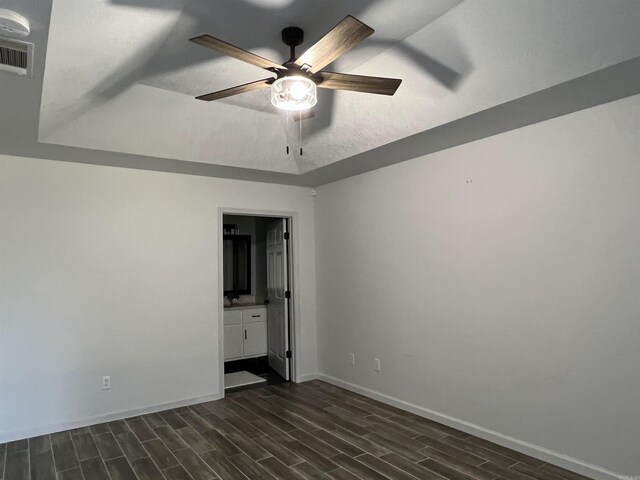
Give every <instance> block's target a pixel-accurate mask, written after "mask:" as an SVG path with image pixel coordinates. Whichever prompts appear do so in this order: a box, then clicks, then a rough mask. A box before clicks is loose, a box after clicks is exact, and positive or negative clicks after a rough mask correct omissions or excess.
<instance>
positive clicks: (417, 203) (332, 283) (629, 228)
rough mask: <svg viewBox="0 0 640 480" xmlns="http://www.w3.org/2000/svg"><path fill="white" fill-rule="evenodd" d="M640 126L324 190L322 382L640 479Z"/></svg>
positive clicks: (579, 126) (584, 133)
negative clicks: (341, 384)
mask: <svg viewBox="0 0 640 480" xmlns="http://www.w3.org/2000/svg"><path fill="white" fill-rule="evenodd" d="M638 125H640V97H638V96H636V97H631V98H628V99H625V100H621V101H618V102H615V103H610V104H607V105H603V106H600V107H596V108H594V109H591V110H585V111H582V112H579V113H575V114H572V115H570V116H566V117H561V118H557V119H554V120H551V121H548V122H545V123H541V124H537V125H533V126H530V127H526V128H524V129H520V130H515V131H513V132H509V133H506V134H502V135H499V136H495V137H492V138H487V139H484V140H481V141H477V142H474V143H471V144H467V145H464V146H460V147H456V148H453V149H450V150H446V151H442V152H439V153H436V154H432V155H430V156H427V157H422V158H418V159H415V160H411V161H408V162H404V163H401V164H397V165H394V166H391V167H387V168H384V169H381V170H377V171H374V172H369V173H366V174H363V175H360V176H357V177H352V178H349V179H345V180H342V181H339V182H336V183H333V184H329V185H325V186H322V187H320V188H319V189H318V196H317V198H316V248H317V250H316V251H317V271H318V292H317V298H318V326H319V331H318V335H319V365H320V372H321V373H323V374H326V375H329V376H331V377H333V378H334V379H337V380H339V381H344V382H349V383H351V384H352V386H355V387H362V388H367V389H369V390H370V391H372V392H378V393H381V394H384V395H387V396H389V397H392V398H394V399H397V400H400V401H402V402H406V403H404V404H405V405H408V404H411V405H413V406H415V407H416V408H419V409H428V410H429V411H431V412H434V413H435V414H442V415H445V416H448V417H449V418H452V419H453V420H454V421H455V422H457V421H458V420H459V421H462V422H468V423H469V424H473V425H474V426H475V427H479V428H481V429H484V431H486V432H488V431H492V432H493V433H494V434H498V436H499V437H500V438H502V441H503V443H506V444H510V445H515V446H518V445H520V447H522V445H524V443H517V442H526V443H528V444H531V445H532V446H534V447H535V448H537V451H538V452H539V453H540V454H544V455H547V454H548V455H551V456H552V457H554V458H555V459H556V460H557V461H558V462H559V463H562V464H565V465H574V466H575V465H577V466H578V467H579V468H583V467H584V468H583V470H582V471H589V472H590V473H591V474H593V475H601V476H605V477H606V476H607V475H610V474H612V472H615V473H616V474H623V475H640V454H639V452H640V451H639V450H638V446H639V445H640V348H639V345H640V319H639V312H640V210H639V208H640V141H639V137H638V130H637V129H638ZM351 352H353V353H355V355H356V365H355V366H351V365H349V353H351ZM374 358H380V359H381V362H382V370H381V371H380V372H375V371H374ZM425 411H426V410H425ZM443 418H444V417H443ZM475 427H474V428H475ZM487 435H489V433H487ZM489 436H491V435H489ZM509 437H510V438H509ZM514 442H516V443H514ZM531 445H530V446H531ZM536 446H537V447H536ZM520 447H518V448H520ZM566 457H571V458H566ZM587 464H590V465H591V467H589V465H587Z"/></svg>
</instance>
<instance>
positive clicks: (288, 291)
mask: <svg viewBox="0 0 640 480" xmlns="http://www.w3.org/2000/svg"><path fill="white" fill-rule="evenodd" d="M284 298H291V290H287V291H286V292H284Z"/></svg>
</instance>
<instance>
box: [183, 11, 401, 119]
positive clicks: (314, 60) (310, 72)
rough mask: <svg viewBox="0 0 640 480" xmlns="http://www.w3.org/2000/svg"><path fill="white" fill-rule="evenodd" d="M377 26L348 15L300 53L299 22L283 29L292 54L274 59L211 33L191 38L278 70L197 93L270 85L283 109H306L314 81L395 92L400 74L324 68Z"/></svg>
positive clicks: (213, 96)
mask: <svg viewBox="0 0 640 480" xmlns="http://www.w3.org/2000/svg"><path fill="white" fill-rule="evenodd" d="M373 32H374V30H373V29H372V28H371V27H369V26H367V25H365V24H364V23H362V22H361V21H360V20H358V19H356V18H354V17H352V16H351V15H348V16H347V17H345V18H344V19H343V20H342V21H341V22H340V23H338V25H336V26H335V27H334V28H333V29H331V30H330V31H329V32H328V33H327V34H326V35H325V36H324V37H322V38H321V39H320V40H319V41H318V42H317V43H316V44H315V45H313V46H312V47H311V48H309V49H308V50H307V51H306V52H304V53H303V54H302V55H300V56H299V57H296V51H295V48H296V47H297V46H298V45H300V44H301V43H302V42H303V40H304V32H303V31H302V29H300V28H298V27H287V28H285V29H283V30H282V41H283V42H284V43H285V44H286V45H288V46H289V49H290V52H291V56H290V58H289V60H287V61H286V62H285V63H284V64H282V65H280V64H278V63H275V62H272V61H271V60H268V59H266V58H263V57H260V56H258V55H255V54H253V53H251V52H248V51H246V50H243V49H241V48H239V47H236V46H234V45H231V44H229V43H227V42H225V41H223V40H220V39H218V38H215V37H212V36H211V35H200V36H198V37H194V38H191V39H189V40H190V41H191V42H193V43H196V44H198V45H202V46H203V47H206V48H210V49H211V50H215V51H216V52H218V53H222V54H224V55H228V56H230V57H233V58H237V59H238V60H242V61H243V62H247V63H250V64H251V65H255V66H256V67H260V68H263V69H265V70H268V71H270V72H272V73H274V74H275V75H276V76H275V77H270V78H263V79H262V80H257V81H255V82H250V83H245V84H244V85H238V86H235V87H231V88H227V89H225V90H220V91H217V92H213V93H207V94H205V95H200V96H198V97H196V98H197V99H198V100H204V101H212V100H219V99H221V98H225V97H230V96H232V95H238V94H240V93H244V92H249V91H251V90H256V89H260V88H267V87H270V88H271V103H272V104H273V105H274V106H275V107H277V108H280V109H284V110H295V111H298V112H300V111H303V110H307V109H309V108H311V107H313V106H314V105H315V104H316V103H317V95H316V87H319V88H329V89H333V90H350V91H354V92H364V93H375V94H380V95H393V94H394V93H395V92H396V90H397V89H398V87H399V86H400V83H401V82H402V80H400V79H396V78H382V77H369V76H363V75H349V74H346V73H335V72H328V71H325V70H322V69H323V68H324V67H326V66H327V65H329V64H330V63H331V62H333V61H334V60H336V59H337V58H338V57H340V56H341V55H343V54H344V53H346V52H348V51H349V50H351V49H352V48H353V47H355V46H356V45H358V44H359V43H360V42H361V41H362V40H364V39H365V38H367V37H368V36H369V35H371V34H372V33H373Z"/></svg>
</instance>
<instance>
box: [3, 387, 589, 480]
mask: <svg viewBox="0 0 640 480" xmlns="http://www.w3.org/2000/svg"><path fill="white" fill-rule="evenodd" d="M218 478H220V479H222V480H227V479H228V480H246V479H256V480H257V479H261V480H273V479H294V480H302V479H326V480H330V479H333V480H353V479H363V480H368V479H374V480H376V479H380V480H385V479H387V480H416V479H426V480H443V479H449V480H497V479H505V480H585V479H586V477H582V476H580V475H577V474H575V473H572V472H569V471H567V470H563V469H561V468H559V467H555V466H553V465H549V464H546V463H544V462H542V461H540V460H537V459H535V458H532V457H529V456H526V455H523V454H521V453H518V452H515V451H512V450H509V449H507V448H504V447H501V446H498V445H496V444H493V443H490V442H487V441H485V440H482V439H480V438H477V437H473V436H470V435H468V434H465V433H463V432H460V431H458V430H454V429H452V428H450V427H446V426H444V425H441V424H438V423H435V422H432V421H430V420H427V419H424V418H422V417H418V416H416V415H412V414H410V413H407V412H404V411H402V410H398V409H396V408H394V407H390V406H388V405H385V404H382V403H379V402H376V401H374V400H370V399H368V398H366V397H363V396H360V395H356V394H354V393H351V392H348V391H346V390H343V389H340V388H337V387H335V386H333V385H329V384H327V383H324V382H321V381H312V382H307V383H304V384H282V385H271V386H265V387H260V388H256V389H252V390H246V391H241V392H236V393H232V394H229V395H228V396H227V398H225V399H224V400H219V401H216V402H207V403H203V404H199V405H193V406H191V407H183V408H177V409H174V410H168V411H164V412H159V413H154V414H149V415H143V416H140V417H133V418H128V419H126V420H118V421H114V422H109V423H104V424H99V425H94V426H91V427H86V428H79V429H76V430H71V431H66V432H60V433H54V434H51V435H43V436H40V437H34V438H29V439H27V440H20V441H16V442H10V443H7V444H2V445H0V480H27V479H32V480H41V479H52V480H53V479H58V480H103V479H104V480H143V479H147V480H148V479H165V480H210V479H218Z"/></svg>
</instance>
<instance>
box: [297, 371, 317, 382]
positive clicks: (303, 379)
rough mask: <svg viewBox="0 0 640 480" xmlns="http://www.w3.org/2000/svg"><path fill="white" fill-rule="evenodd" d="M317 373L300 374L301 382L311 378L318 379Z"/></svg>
mask: <svg viewBox="0 0 640 480" xmlns="http://www.w3.org/2000/svg"><path fill="white" fill-rule="evenodd" d="M317 379H318V374H317V373H305V374H304V375H300V382H309V381H311V380H317Z"/></svg>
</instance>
